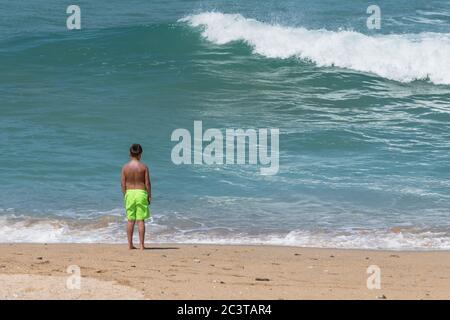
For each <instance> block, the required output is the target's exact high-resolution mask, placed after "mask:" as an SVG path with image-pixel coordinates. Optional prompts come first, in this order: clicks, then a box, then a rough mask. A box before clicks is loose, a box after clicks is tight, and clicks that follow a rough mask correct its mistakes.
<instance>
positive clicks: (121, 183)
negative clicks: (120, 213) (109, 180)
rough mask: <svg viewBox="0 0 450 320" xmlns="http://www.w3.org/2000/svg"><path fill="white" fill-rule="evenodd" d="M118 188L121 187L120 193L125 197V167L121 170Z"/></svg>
mask: <svg viewBox="0 0 450 320" xmlns="http://www.w3.org/2000/svg"><path fill="white" fill-rule="evenodd" d="M120 186H121V187H122V193H123V195H125V193H126V192H127V179H126V176H125V167H123V168H122V172H121V174H120Z"/></svg>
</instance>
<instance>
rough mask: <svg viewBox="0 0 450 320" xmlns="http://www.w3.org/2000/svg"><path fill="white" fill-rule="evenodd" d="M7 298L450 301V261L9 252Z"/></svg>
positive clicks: (95, 248) (75, 247) (265, 253)
mask: <svg viewBox="0 0 450 320" xmlns="http://www.w3.org/2000/svg"><path fill="white" fill-rule="evenodd" d="M69 266H78V267H79V270H80V273H81V278H80V281H79V282H78V284H79V287H77V286H75V287H74V286H73V284H74V283H77V282H73V276H74V275H73V274H69V273H68V272H67V269H68V267H69ZM369 266H377V267H379V268H380V271H381V273H380V280H381V281H380V289H376V288H373V289H368V287H367V278H368V277H369V276H370V275H369V274H368V273H367V268H368V267H369ZM71 268H72V269H71V270H74V269H73V268H74V267H71ZM75 268H77V267H75ZM71 277H72V278H71ZM372 283H373V282H372ZM0 298H1V299H450V252H403V251H370V250H339V249H313V248H297V247H275V246H229V245H227V246H221V245H179V244H167V245H156V246H152V247H149V248H148V250H145V251H140V250H132V251H130V250H128V249H127V248H126V246H125V245H101V244H98V245H94V244H86V245H84V244H2V245H0Z"/></svg>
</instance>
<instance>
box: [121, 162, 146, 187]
mask: <svg viewBox="0 0 450 320" xmlns="http://www.w3.org/2000/svg"><path fill="white" fill-rule="evenodd" d="M122 176H123V178H124V179H125V181H124V182H125V183H124V186H125V191H126V190H130V189H142V190H147V183H148V180H149V179H148V176H149V174H148V167H147V166H146V165H145V164H143V163H142V162H140V161H138V160H135V159H132V160H131V161H130V162H128V163H126V164H125V165H124V166H123V168H122Z"/></svg>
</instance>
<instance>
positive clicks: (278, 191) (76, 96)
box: [0, 0, 450, 250]
mask: <svg viewBox="0 0 450 320" xmlns="http://www.w3.org/2000/svg"><path fill="white" fill-rule="evenodd" d="M371 4H372V3H370V2H368V1H351V2H350V1H349V2H346V3H344V2H343V1H312V0H307V1H306V0H302V1H283V2H280V1H264V2H261V1H256V0H247V1H225V0H224V1H219V0H212V1H179V0H173V1H147V2H142V1H126V2H124V1H118V0H113V1H104V0H102V1H95V2H93V1H85V0H80V1H78V5H79V6H80V8H81V21H82V29H81V30H71V31H69V30H67V28H66V18H67V16H68V14H67V13H66V6H65V5H63V4H61V2H60V1H56V0H52V1H42V0H37V1H33V2H29V1H19V0H18V1H7V2H6V3H2V10H1V11H0V242H88V243H90V242H108V243H109V242H124V241H125V230H124V226H125V217H124V212H123V209H122V195H121V191H120V179H119V174H120V168H121V166H122V164H123V163H124V162H125V161H127V157H128V154H127V150H128V147H129V145H130V144H131V143H134V142H139V143H141V144H142V145H143V147H144V157H143V160H144V161H145V162H146V163H147V164H148V165H149V166H150V170H151V174H152V184H153V204H152V207H151V210H152V213H153V218H152V220H151V222H150V223H149V225H148V240H149V241H154V242H188V243H223V244H229V243H233V244H237V243H239V244H260V243H263V244H280V245H299V246H314V247H336V248H373V249H413V250H442V249H446V250H448V249H450V170H449V169H450V130H449V129H450V5H449V3H448V1H406V0H405V1H383V2H382V3H380V8H381V29H379V30H370V29H368V28H367V25H366V20H367V18H368V17H369V14H367V13H366V9H367V7H368V6H369V5H371ZM195 120H201V121H203V126H204V127H205V128H242V129H247V128H279V130H280V138H279V139H280V169H279V172H278V174H277V175H273V176H268V175H261V174H260V171H259V169H258V167H255V166H249V165H223V166H206V165H191V166H189V165H184V166H176V165H175V164H173V163H172V161H171V150H172V147H173V146H174V142H172V141H171V139H170V137H171V133H172V132H173V130H175V129H177V128H186V129H188V130H191V131H192V130H193V122H194V121H195Z"/></svg>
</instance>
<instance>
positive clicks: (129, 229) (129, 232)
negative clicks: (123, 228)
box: [127, 220, 136, 249]
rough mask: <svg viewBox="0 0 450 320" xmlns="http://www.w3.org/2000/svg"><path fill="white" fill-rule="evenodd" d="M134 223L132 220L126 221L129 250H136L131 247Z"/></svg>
mask: <svg viewBox="0 0 450 320" xmlns="http://www.w3.org/2000/svg"><path fill="white" fill-rule="evenodd" d="M135 222H136V221H134V220H128V225H127V236H128V248H129V249H136V248H135V247H134V246H133V231H134V223H135Z"/></svg>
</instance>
